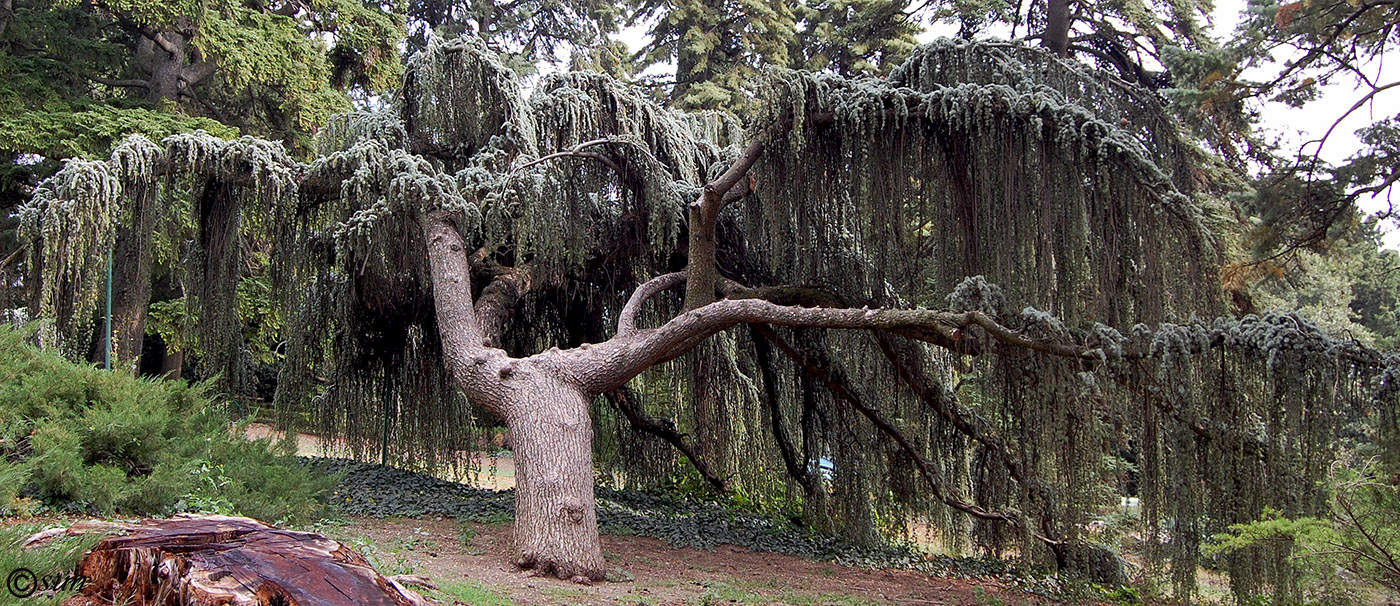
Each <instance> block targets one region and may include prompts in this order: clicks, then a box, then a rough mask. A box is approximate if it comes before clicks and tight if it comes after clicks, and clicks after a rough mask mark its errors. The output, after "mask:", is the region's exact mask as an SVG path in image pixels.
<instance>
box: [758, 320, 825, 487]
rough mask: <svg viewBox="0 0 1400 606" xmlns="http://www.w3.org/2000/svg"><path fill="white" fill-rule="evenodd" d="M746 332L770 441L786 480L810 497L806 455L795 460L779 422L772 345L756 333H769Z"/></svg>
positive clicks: (780, 411) (812, 478) (812, 476)
mask: <svg viewBox="0 0 1400 606" xmlns="http://www.w3.org/2000/svg"><path fill="white" fill-rule="evenodd" d="M749 329H750V331H751V332H752V333H753V345H754V353H755V354H756V355H755V357H756V358H757V362H758V368H759V371H760V372H762V373H763V387H764V390H765V391H766V393H764V394H763V395H764V398H763V399H764V400H766V401H767V403H768V418H769V421H770V422H771V423H772V425H773V439H774V440H775V441H777V443H778V454H779V456H781V457H782V459H783V466H784V467H785V468H786V469H787V473H788V476H789V477H791V478H792V479H794V480H796V481H797V483H798V484H801V485H802V488H803V490H806V491H807V493H808V494H809V495H810V494H812V493H813V492H815V491H816V488H817V481H816V476H815V474H814V473H813V472H812V469H811V467H810V460H809V459H808V457H807V453H805V452H804V453H802V455H801V456H798V453H797V448H796V447H794V446H793V444H792V439H791V438H790V437H788V430H787V420H786V419H784V418H783V409H782V406H781V405H780V401H779V400H778V393H777V383H778V376H777V373H776V372H774V371H773V354H772V348H773V346H772V343H771V342H770V341H769V340H768V339H766V338H764V336H763V333H762V332H760V330H761V329H762V330H769V331H771V330H772V329H770V328H768V327H766V326H763V325H761V324H750V325H749Z"/></svg>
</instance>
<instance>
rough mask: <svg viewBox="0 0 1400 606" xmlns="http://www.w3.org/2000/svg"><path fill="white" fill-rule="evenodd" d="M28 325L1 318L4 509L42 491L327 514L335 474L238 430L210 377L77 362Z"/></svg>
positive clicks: (166, 508)
mask: <svg viewBox="0 0 1400 606" xmlns="http://www.w3.org/2000/svg"><path fill="white" fill-rule="evenodd" d="M28 334H29V333H28V332H27V331H19V330H13V329H9V328H0V514H11V513H13V512H17V511H20V510H21V509H23V506H25V505H26V502H25V501H24V497H33V498H36V499H39V500H41V501H42V502H43V503H45V504H46V505H48V506H49V507H53V508H56V509H61V510H67V511H82V512H87V513H96V514H109V513H117V512H120V513H125V514H134V515H164V514H170V513H179V512H206V513H238V514H241V515H247V516H251V517H255V518H258V519H262V520H265V521H268V522H295V523H301V522H307V521H310V520H313V519H315V518H316V517H317V516H319V514H320V510H321V503H320V501H319V496H320V495H321V494H322V493H324V492H326V491H327V490H329V489H330V488H331V487H332V486H334V483H335V479H334V478H326V477H317V476H314V475H313V474H312V473H310V472H309V471H308V470H307V469H306V468H304V467H303V466H301V465H299V464H297V462H296V460H295V459H294V458H293V455H294V452H292V451H291V450H289V446H290V445H289V444H280V445H279V444H274V443H273V442H271V441H268V440H260V441H248V440H246V439H243V438H242V437H239V436H236V435H235V432H233V431H230V428H229V424H228V421H227V416H226V415H224V414H222V412H221V411H220V410H219V407H217V406H215V405H214V404H213V402H214V401H213V399H211V398H210V397H209V395H208V394H207V389H206V387H205V386H203V385H193V386H192V385H189V384H187V383H185V382H183V381H165V380H155V379H137V378H133V377H129V376H126V375H123V374H120V373H113V372H106V371H102V370H98V369H96V368H92V367H89V366H83V365H78V364H73V363H70V362H67V361H65V360H62V359H60V358H59V357H57V356H55V355H51V354H48V353H44V352H41V351H38V350H37V349H35V348H33V347H31V346H30V345H29V344H28V343H27V335H28Z"/></svg>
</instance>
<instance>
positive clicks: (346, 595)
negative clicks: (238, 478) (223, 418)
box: [36, 516, 426, 606]
mask: <svg viewBox="0 0 1400 606" xmlns="http://www.w3.org/2000/svg"><path fill="white" fill-rule="evenodd" d="M93 531H97V532H112V531H117V532H120V533H121V534H118V535H117V536H112V537H108V538H106V539H103V540H102V541H101V542H99V543H98V544H97V545H96V546H95V547H93V548H92V550H91V551H89V552H88V554H87V555H86V556H84V557H83V559H82V561H81V562H79V563H78V571H77V572H78V573H79V575H80V576H81V577H82V578H84V579H85V580H86V585H85V586H84V587H83V590H82V594H81V597H80V598H78V600H82V601H84V602H85V603H105V604H146V605H150V606H157V605H159V606H167V605H168V606H175V605H180V606H204V605H214V604H219V605H240V606H241V605H247V606H253V605H269V606H271V605H288V606H290V605H299V606H314V605H320V604H324V605H328V606H329V605H340V604H367V605H369V604H373V605H382V606H417V605H420V604H426V602H425V601H424V600H423V598H422V597H421V596H419V595H417V594H416V593H414V592H413V591H411V590H408V589H406V588H404V587H402V586H400V585H398V584H397V583H396V582H395V581H394V580H392V579H389V578H386V577H384V576H382V575H380V574H379V573H378V572H375V570H374V568H373V567H371V566H370V565H369V562H367V561H366V560H365V559H364V557H362V556H361V555H360V554H358V553H355V552H354V551H351V550H350V549H348V548H347V547H345V546H344V545H341V544H340V543H338V542H336V541H333V540H331V539H328V538H326V537H323V536H320V535H317V534H311V533H306V532H292V531H288V530H278V529H275V528H270V527H268V526H266V525H263V524H262V523H261V522H258V521H256V520H252V519H249V518H234V517H227V516H204V517H190V518H180V519H173V520H147V521H145V522H142V523H140V524H113V523H105V522H104V523H97V524H88V525H84V524H78V525H75V526H73V527H72V528H70V529H69V530H68V531H67V533H68V534H80V533H84V532H93ZM50 536H52V535H50ZM45 538H47V537H37V536H36V539H38V540H43V539H45ZM36 542H38V541H36Z"/></svg>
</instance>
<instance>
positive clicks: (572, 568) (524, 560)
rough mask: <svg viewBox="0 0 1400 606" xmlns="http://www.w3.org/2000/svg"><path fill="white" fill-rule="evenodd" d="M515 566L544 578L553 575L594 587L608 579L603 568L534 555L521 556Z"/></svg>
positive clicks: (562, 579) (563, 579)
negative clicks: (595, 584)
mask: <svg viewBox="0 0 1400 606" xmlns="http://www.w3.org/2000/svg"><path fill="white" fill-rule="evenodd" d="M515 565H516V566H519V567H520V568H521V569H522V570H533V571H534V572H535V573H536V574H539V575H542V576H543V575H551V576H554V577H555V578H557V579H559V580H561V581H570V582H574V583H578V584H580V585H592V584H593V583H595V582H597V581H602V580H604V579H605V578H607V575H606V574H604V572H603V569H602V567H601V566H600V567H596V568H595V567H591V566H583V565H579V564H571V563H567V562H555V561H553V560H550V559H546V558H544V557H542V556H540V555H538V554H532V553H527V554H525V555H524V556H521V558H520V559H518V560H516V561H515Z"/></svg>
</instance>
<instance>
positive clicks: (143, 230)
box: [112, 204, 156, 372]
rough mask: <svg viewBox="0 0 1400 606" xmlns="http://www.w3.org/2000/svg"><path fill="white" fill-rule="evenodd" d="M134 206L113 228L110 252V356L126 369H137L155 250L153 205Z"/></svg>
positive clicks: (149, 295) (149, 296)
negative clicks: (127, 219)
mask: <svg viewBox="0 0 1400 606" xmlns="http://www.w3.org/2000/svg"><path fill="white" fill-rule="evenodd" d="M136 208H137V214H136V216H135V217H132V219H131V223H130V224H129V225H122V226H120V227H118V228H117V242H116V248H115V250H114V251H113V252H112V257H113V263H112V270H113V276H112V283H113V284H112V287H113V291H112V332H113V333H114V334H113V339H112V341H113V343H112V345H113V348H112V349H113V351H112V355H113V358H114V362H119V363H120V365H121V366H120V367H121V368H123V369H125V370H126V371H127V372H135V371H136V369H138V368H140V361H141V348H142V345H143V341H144V339H145V336H146V310H147V308H148V307H150V303H151V266H152V256H153V255H154V253H155V246H153V245H152V244H151V240H152V239H154V238H155V233H154V231H155V222H156V208H155V205H154V204H138V205H136ZM114 366H115V364H114Z"/></svg>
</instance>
